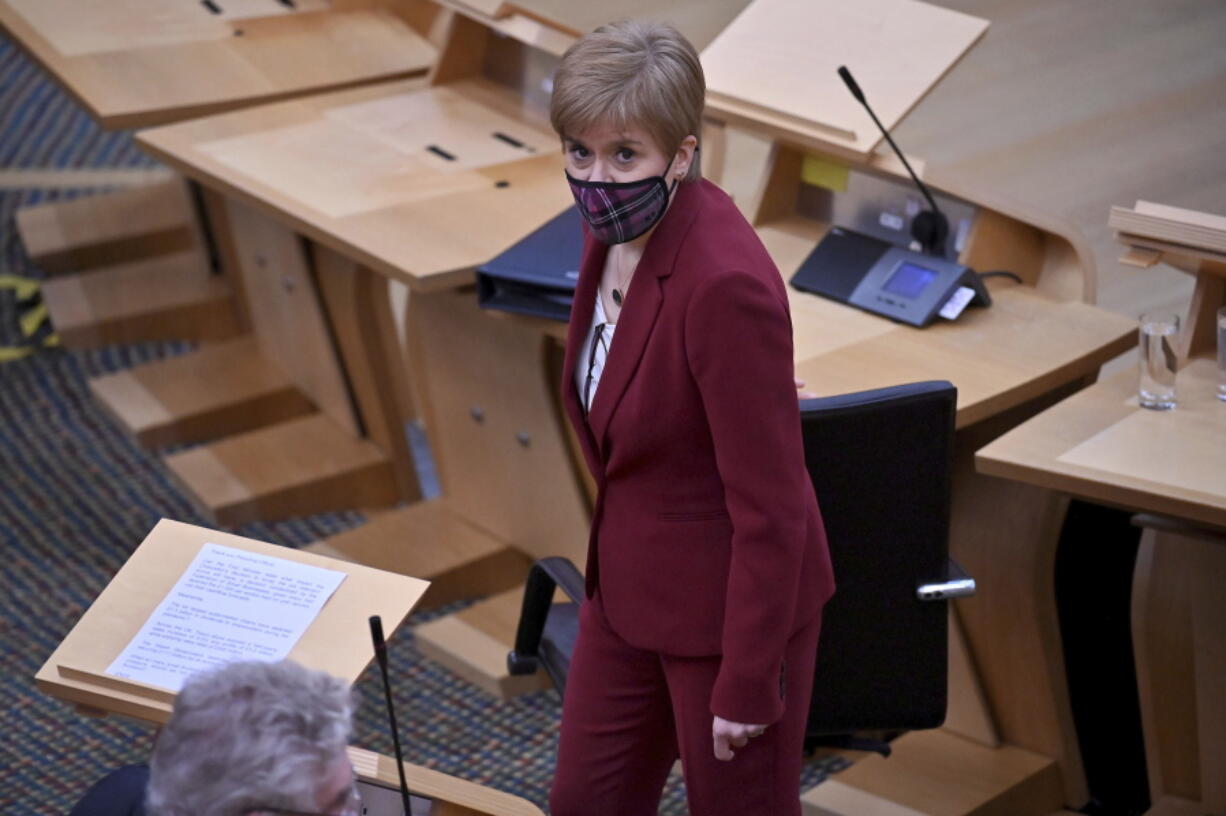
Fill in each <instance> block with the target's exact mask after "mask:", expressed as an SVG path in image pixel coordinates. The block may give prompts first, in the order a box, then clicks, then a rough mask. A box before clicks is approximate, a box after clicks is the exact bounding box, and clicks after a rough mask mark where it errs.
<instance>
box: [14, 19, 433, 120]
mask: <svg viewBox="0 0 1226 816" xmlns="http://www.w3.org/2000/svg"><path fill="white" fill-rule="evenodd" d="M295 5H296V8H295V9H290V8H287V7H286V6H284V5H282V4H280V3H277V2H275V0H246V1H245V2H225V3H218V4H217V7H218V9H219V12H220V13H213V12H211V11H210V10H209V9H208V8H207V7H206V6H205V5H204V4H201V3H194V2H186V1H185V2H177V0H117V1H116V2H108V3H81V2H77V0H4V2H0V26H2V27H3V28H4V29H5V30H6V31H7V32H8V33H9V34H10V35H11V36H12V37H13V39H15V40H16V41H17V42H18V43H20V44H21V45H22V46H24V47H25V49H26V50H27V51H29V52H30V54H31V55H33V56H34V58H35V59H37V60H38V61H39V62H40V63H41V64H42V65H43V67H44V68H46V69H47V71H48V72H49V73H50V74H51V75H52V76H54V77H55V78H56V79H57V80H59V82H60V83H61V84H63V86H64V87H65V88H66V89H67V90H68V91H69V92H70V93H71V94H72V95H73V96H74V97H76V99H77V100H78V101H79V102H80V103H81V104H82V105H83V106H84V107H85V109H86V110H88V111H89V112H90V115H91V116H93V117H94V119H95V120H97V122H98V123H99V124H100V125H102V127H104V128H108V129H110V128H136V127H148V126H149V125H153V124H158V123H164V122H170V121H175V120H179V119H186V118H189V117H193V116H200V115H203V114H206V113H210V112H216V111H219V110H225V109H227V108H234V107H239V106H243V105H250V104H253V103H255V102H260V101H267V100H270V99H276V98H283V97H287V96H294V95H298V94H303V93H311V92H315V91H320V90H324V89H327V88H336V87H342V86H345V85H354V84H359V83H367V82H374V81H378V80H387V79H393V78H396V77H404V76H409V75H412V74H420V73H422V72H424V71H425V70H426V68H428V67H429V65H430V63H431V62H432V61H433V59H434V47H433V46H431V45H430V43H428V42H427V41H426V40H425V38H424V37H423V36H422V35H421V34H419V33H418V32H417V31H416V30H414V28H413V27H412V26H410V25H409V22H407V21H406V18H407V19H408V20H412V19H414V17H416V18H417V20H419V21H423V22H424V21H425V19H426V18H427V17H428V16H429V15H431V14H432V13H433V12H432V11H431V10H430V9H429V8H428V7H426V4H424V3H416V2H406V3H401V4H399V5H400V7H401V8H402V9H404V10H405V11H406V13H405V14H404V15H403V16H401V15H398V14H397V13H396V11H395V10H393V8H392V7H391V4H387V6H386V7H385V6H384V5H382V4H371V3H360V2H352V0H305V2H303V1H302V0H300V2H298V3H296V4H295ZM340 44H343V47H338V45H340ZM321 54H322V55H326V59H321V58H320V55H321Z"/></svg>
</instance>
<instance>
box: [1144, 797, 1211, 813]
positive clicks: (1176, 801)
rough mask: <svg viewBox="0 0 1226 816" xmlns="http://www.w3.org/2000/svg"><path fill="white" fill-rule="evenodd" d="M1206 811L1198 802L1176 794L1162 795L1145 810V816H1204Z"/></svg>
mask: <svg viewBox="0 0 1226 816" xmlns="http://www.w3.org/2000/svg"><path fill="white" fill-rule="evenodd" d="M1208 812H1209V811H1208V809H1206V808H1205V806H1204V805H1202V804H1201V803H1199V802H1193V801H1191V800H1190V799H1182V798H1180V797H1178V796H1163V797H1161V798H1160V799H1159V800H1158V801H1157V802H1154V804H1153V807H1151V808H1150V809H1149V810H1147V811H1145V816H1205V814H1206V813H1208Z"/></svg>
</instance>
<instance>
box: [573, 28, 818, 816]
mask: <svg viewBox="0 0 1226 816" xmlns="http://www.w3.org/2000/svg"><path fill="white" fill-rule="evenodd" d="M704 94H705V83H704V80H703V76H702V67H701V65H700V63H699V61H698V56H697V54H695V52H694V49H693V46H691V45H690V44H689V43H688V42H687V41H686V40H685V39H684V38H683V37H682V36H681V35H680V34H678V33H677V32H676V31H675V30H674V29H672V28H669V27H667V26H661V25H655V24H646V23H636V22H625V23H616V24H612V25H607V26H604V27H602V28H600V29H597V30H596V31H595V32H593V33H592V34H589V35H588V36H586V37H584V38H582V39H581V40H579V42H577V43H576V44H575V45H574V46H573V47H572V48H571V49H570V50H569V51H567V53H566V55H565V56H564V57H563V58H562V62H561V64H560V66H559V68H558V70H557V72H556V73H555V77H554V88H553V99H552V109H551V118H552V122H553V126H554V128H555V129H556V130H557V131H558V134H559V135H560V136H561V138H562V143H563V150H564V151H565V156H566V171H567V180H568V183H569V184H570V186H571V189H572V191H573V193H574V196H575V201H576V203H577V205H578V207H579V209H580V211H581V212H582V214H583V216H584V219H585V221H586V229H585V242H584V251H583V260H582V266H581V271H580V275H579V284H578V289H577V292H576V295H575V302H574V307H573V310H572V314H571V320H570V329H569V334H568V337H567V343H566V364H565V368H564V378H563V401H564V404H565V407H566V411H567V414H568V416H569V418H570V420H571V422H572V423H573V424H574V427H575V430H576V432H577V433H578V436H579V440H580V444H581V445H582V448H583V452H584V456H585V457H586V460H587V464H588V466H589V468H590V469H591V471H592V474H593V476H594V477H595V479H596V483H597V486H598V488H599V493H598V496H597V500H596V506H595V510H594V513H593V519H592V529H591V537H590V540H589V545H588V546H589V548H588V561H587V571H586V575H587V595H588V600H587V602H586V603H585V604H584V605H583V611H582V614H581V619H580V629H579V639H578V642H577V644H576V647H575V654H574V656H573V659H572V663H571V668H570V674H569V678H568V681H567V689H566V699H565V702H564V704H563V713H562V733H561V738H560V741H559V746H558V766H557V774H556V777H555V780H554V786H553V791H552V794H551V797H550V804H551V809H552V812H553V813H554V815H555V816H601V815H602V814H610V815H612V814H616V816H640V815H641V816H648V815H649V814H655V813H656V810H657V808H658V804H659V798H660V793H661V790H662V788H663V785H664V781H665V779H666V777H667V775H668V772H669V769H670V768H671V766H672V764H673V761H674V760H675V759H676V757H677V756H678V755H680V757H681V760H682V765H683V769H684V773H685V782H686V790H687V795H688V798H689V803H690V809H691V812H692V813H693V814H695V816H717V814H738V816H747V815H752V816H774V815H775V814H781V815H783V816H787V815H788V814H799V813H800V806H799V796H798V790H799V778H800V768H801V748H802V743H803V736H804V727H805V719H806V716H807V714H808V706H809V697H810V692H811V687H812V680H813V669H814V663H815V657H814V656H815V652H816V648H817V637H818V630H819V627H820V622H821V609H822V605H823V604H824V603H825V601H826V599H827V598H828V597H829V596H830V594H831V593H832V592H833V590H834V581H833V578H832V575H831V569H830V559H829V555H828V553H827V549H826V540H825V533H824V531H823V528H822V521H821V516H820V515H819V513H818V508H817V501H816V499H815V498H814V495H813V488H812V485H811V483H810V481H809V477H808V474H807V473H806V471H805V464H804V452H803V448H802V443H801V437H800V420H799V413H798V407H797V400H796V392H795V390H794V382H793V379H792V371H793V369H792V329H791V320H790V317H789V314H788V302H787V295H786V292H785V289H784V284H783V281H782V279H781V277H780V275H779V271H778V270H777V269H776V268H775V265H774V264H773V263H772V262H771V259H770V257H769V256H768V255H767V253H766V250H765V249H764V248H763V246H762V244H761V242H760V241H759V240H758V237H757V235H756V234H755V233H754V231H753V229H752V228H751V227H750V225H749V224H748V223H747V222H746V221H745V219H744V218H743V217H742V216H741V214H740V212H739V211H738V210H737V209H736V207H735V206H734V205H733V203H732V200H731V199H730V198H729V197H728V196H727V195H726V194H725V193H724V192H723V191H721V190H720V189H719V188H718V187H716V186H715V185H714V184H711V183H710V182H707V181H704V180H703V179H702V178H701V176H700V173H699V164H698V156H699V145H698V134H699V133H700V132H701V117H702V108H703V98H704Z"/></svg>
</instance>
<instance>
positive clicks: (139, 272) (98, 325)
mask: <svg viewBox="0 0 1226 816" xmlns="http://www.w3.org/2000/svg"><path fill="white" fill-rule="evenodd" d="M42 295H43V301H44V302H45V303H46V304H47V309H48V311H49V312H50V314H51V322H52V323H53V324H54V325H55V330H56V333H57V334H58V335H59V337H60V342H61V343H62V344H63V345H65V346H68V347H70V348H91V347H94V346H101V345H106V344H109V343H143V342H147V341H150V340H195V341H197V342H208V341H214V340H224V339H226V338H229V337H234V336H235V335H237V334H238V333H239V332H240V327H239V322H238V311H237V308H236V306H235V303H234V293H233V292H232V291H231V288H230V284H229V283H227V282H226V281H225V279H223V278H222V277H221V276H219V275H213V274H210V272H209V270H208V267H207V264H206V262H205V259H204V257H203V256H202V255H201V254H200V253H199V252H198V251H197V250H194V249H192V250H186V251H182V252H176V253H172V254H170V255H160V256H158V257H156V258H146V259H143V260H139V261H131V262H128V263H121V264H116V265H115V266H109V267H103V268H100V269H94V270H92V271H89V272H78V273H75V274H71V275H62V276H60V277H57V278H52V279H51V280H48V281H47V282H46V283H44V284H43V285H42Z"/></svg>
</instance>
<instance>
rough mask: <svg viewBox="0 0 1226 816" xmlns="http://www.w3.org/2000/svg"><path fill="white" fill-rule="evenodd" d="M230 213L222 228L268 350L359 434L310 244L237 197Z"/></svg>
mask: <svg viewBox="0 0 1226 816" xmlns="http://www.w3.org/2000/svg"><path fill="white" fill-rule="evenodd" d="M226 216H227V218H226V222H225V224H224V225H220V226H222V228H224V229H227V230H228V231H229V232H230V234H231V236H232V240H233V242H234V248H235V255H236V264H237V267H238V272H239V274H240V276H241V280H242V285H243V291H244V293H245V294H246V303H247V308H248V309H250V310H251V312H252V314H253V315H256V316H257V319H256V320H255V321H254V332H255V337H256V342H257V344H258V346H259V349H260V353H261V354H262V355H263V356H264V357H266V358H267V359H268V360H269V361H270V362H272V363H274V364H276V365H277V366H279V367H280V368H281V370H283V371H284V372H285V373H286V374H287V375H288V376H289V378H290V380H291V381H292V382H293V383H294V384H295V385H297V386H298V388H299V389H301V390H302V392H303V393H305V394H306V395H307V396H309V397H310V398H311V400H312V402H314V403H315V405H317V406H318V407H319V409H320V410H321V411H323V412H324V413H325V414H327V415H328V416H329V417H331V419H332V420H333V421H334V422H336V423H337V425H339V426H340V427H342V428H344V429H345V430H347V431H348V432H349V433H350V434H352V435H355V436H357V435H359V434H360V432H361V424H360V420H359V418H358V417H357V415H356V414H355V411H354V405H353V402H352V398H351V396H350V392H349V387H348V384H347V383H346V381H345V373H344V370H343V369H342V367H341V363H340V360H339V359H338V354H337V349H336V348H335V346H334V344H333V341H332V336H331V333H330V329H329V326H328V321H327V318H326V317H325V315H324V312H323V307H322V304H321V302H320V297H319V293H318V291H317V290H316V287H315V280H314V277H313V275H312V272H311V266H310V259H309V258H308V257H307V252H306V247H305V246H304V245H303V243H302V241H301V240H300V239H299V237H298V236H297V235H295V234H294V233H293V232H292V231H290V230H288V229H286V228H285V227H283V226H282V225H280V224H279V223H277V222H276V221H274V220H272V219H270V218H268V217H266V216H264V215H263V214H262V213H259V212H257V211H255V210H252V209H251V208H249V207H245V206H243V205H242V204H240V203H239V202H237V201H234V200H230V201H227V202H226Z"/></svg>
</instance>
